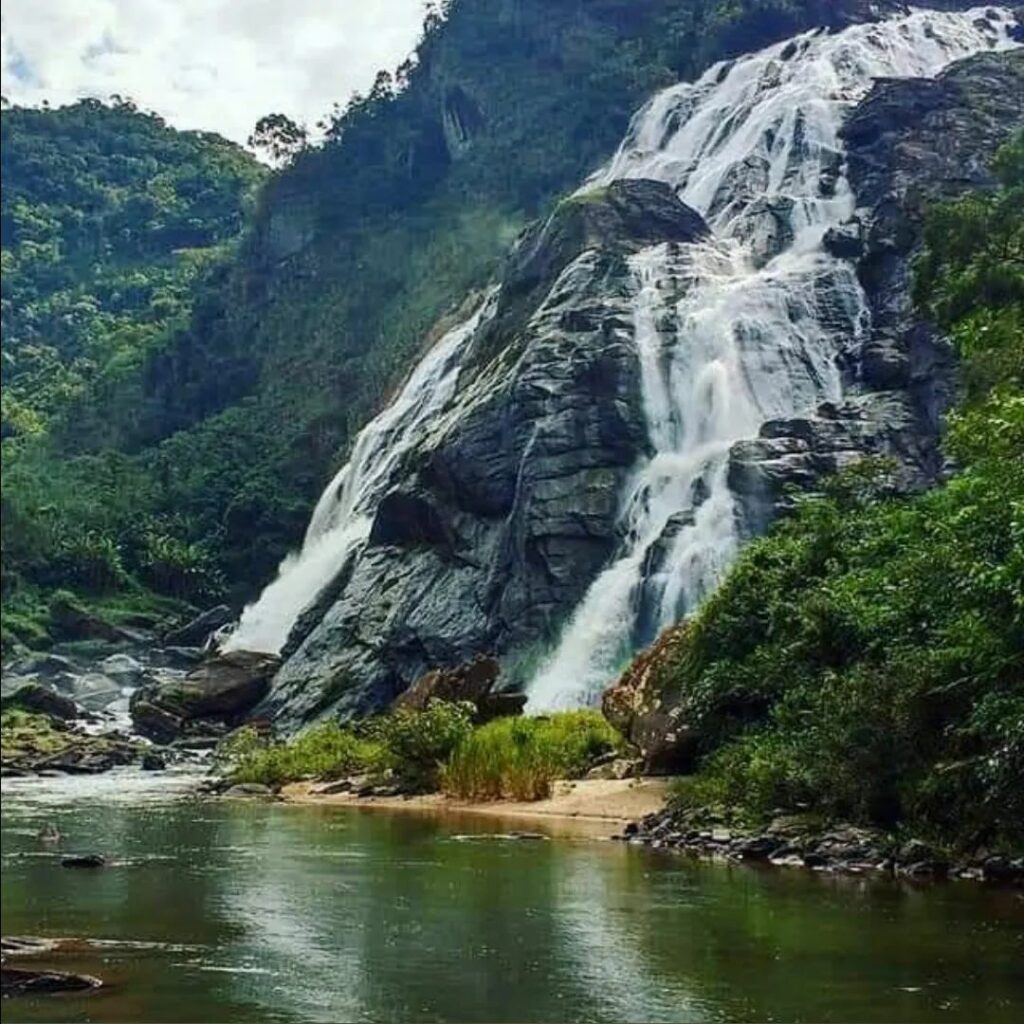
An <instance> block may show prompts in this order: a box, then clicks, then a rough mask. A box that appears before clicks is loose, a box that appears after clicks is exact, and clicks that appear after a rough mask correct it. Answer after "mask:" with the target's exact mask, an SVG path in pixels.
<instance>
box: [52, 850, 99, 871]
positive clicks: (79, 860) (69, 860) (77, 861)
mask: <svg viewBox="0 0 1024 1024" xmlns="http://www.w3.org/2000/svg"><path fill="white" fill-rule="evenodd" d="M60 863H61V867H65V868H101V867H103V866H104V865H105V864H106V863H107V858H106V857H104V856H103V855H102V854H100V853H72V854H69V855H68V856H67V857H61V860H60Z"/></svg>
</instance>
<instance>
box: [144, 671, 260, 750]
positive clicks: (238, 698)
mask: <svg viewBox="0 0 1024 1024" xmlns="http://www.w3.org/2000/svg"><path fill="white" fill-rule="evenodd" d="M278 664H279V661H278V659H277V658H276V657H274V656H273V655H268V654H257V653H253V652H249V651H231V652H229V653H224V654H218V655H216V656H214V657H212V658H210V659H209V660H207V661H205V662H203V663H202V664H201V665H199V666H197V667H196V668H194V669H193V670H192V671H191V672H189V673H188V674H187V675H185V676H184V677H183V678H178V677H175V678H165V679H158V680H157V681H156V682H153V683H147V684H146V685H144V686H140V687H139V688H138V689H137V690H136V691H135V692H134V693H133V694H132V698H131V703H130V711H131V715H132V722H133V724H134V727H135V729H136V731H137V732H138V733H139V734H140V735H142V736H145V737H146V738H147V739H151V740H154V741H155V742H157V743H170V742H172V741H173V740H175V739H178V738H180V737H181V735H182V733H183V732H185V731H187V730H189V731H195V729H196V728H197V726H200V725H202V726H206V725H212V726H214V727H217V726H219V727H220V731H224V730H225V729H226V728H227V727H228V726H230V725H234V724H237V723H238V722H239V721H241V720H242V718H243V717H244V716H245V714H246V712H248V711H249V710H250V709H251V708H252V707H253V706H254V705H255V704H256V703H257V702H258V701H259V700H260V699H261V698H262V697H263V696H264V695H265V694H266V692H267V689H268V688H269V686H270V678H271V676H272V675H273V674H274V672H275V671H276V669H277V667H278Z"/></svg>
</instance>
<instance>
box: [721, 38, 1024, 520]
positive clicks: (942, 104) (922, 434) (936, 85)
mask: <svg viewBox="0 0 1024 1024" xmlns="http://www.w3.org/2000/svg"><path fill="white" fill-rule="evenodd" d="M1022 124H1024V53H1021V52H1019V51H1012V52H1004V53H985V54H979V55H978V56H976V57H970V58H967V59H966V60H963V61H960V62H959V63H957V64H955V65H953V66H952V67H951V68H950V69H949V70H948V71H946V72H945V73H944V74H941V75H939V76H938V77H937V78H934V79H909V80H907V79H893V80H882V81H880V82H878V84H877V85H876V86H875V88H874V89H873V90H872V92H871V94H870V95H869V96H868V97H867V98H866V99H865V100H864V101H863V102H862V103H860V104H859V105H858V106H857V107H856V108H855V110H854V111H853V112H852V114H851V116H850V117H849V119H848V121H847V124H846V126H845V128H844V130H843V136H844V140H845V143H846V147H847V177H848V179H849V181H850V184H851V186H852V188H853V191H854V195H855V198H856V202H857V207H858V209H857V212H856V214H855V215H854V217H853V218H852V219H851V220H850V221H849V222H848V223H847V224H846V225H844V226H843V227H842V228H841V229H840V230H838V231H835V232H832V233H830V235H829V237H827V238H826V240H825V244H826V247H827V248H828V249H829V250H830V251H831V252H832V253H833V254H835V255H837V256H840V257H843V258H847V259H849V258H855V259H856V261H857V269H858V275H859V277H860V279H861V282H862V284H863V285H864V288H865V291H866V294H867V298H868V302H869V308H870V312H871V321H872V330H871V332H870V335H869V337H868V338H866V339H865V341H864V343H863V345H862V346H860V347H858V348H857V349H855V350H853V351H851V352H849V353H848V358H847V362H846V365H845V367H844V370H845V375H846V378H847V398H846V399H845V400H844V401H843V402H842V404H827V405H824V406H822V407H820V408H819V409H818V410H817V412H816V415H814V416H811V417H806V418H800V419H790V420H775V421H770V422H768V423H766V424H765V425H764V427H763V428H762V430H761V436H760V437H759V438H757V439H756V440H753V441H746V442H742V443H740V444H737V445H736V446H735V447H734V449H733V451H732V453H731V458H730V476H729V480H730V485H731V487H732V490H733V492H734V493H735V494H737V495H738V496H739V497H740V499H741V506H742V508H741V515H742V520H743V527H744V531H745V532H746V533H747V534H748V535H756V534H758V533H761V532H763V531H764V529H765V528H766V527H767V526H768V524H769V523H770V522H771V521H772V519H774V518H775V517H776V516H777V515H778V514H779V512H780V510H782V509H784V508H786V507H787V506H788V504H789V501H790V499H789V498H788V497H787V489H788V488H791V487H793V486H795V487H796V488H798V489H806V488H807V487H811V486H813V485H814V483H815V482H816V481H817V480H818V479H820V477H821V476H822V475H824V474H828V473H832V472H835V471H836V470H837V469H841V468H842V467H843V466H844V465H847V464H849V463H850V462H853V461H855V460H856V459H858V458H860V457H862V456H863V455H865V454H867V455H879V456H886V457H889V458H891V459H893V460H894V465H895V467H896V471H897V483H898V484H899V485H900V486H902V487H904V488H915V487H922V486H926V485H928V484H930V483H932V482H933V481H934V480H935V479H936V478H937V477H939V476H940V475H941V473H942V471H943V459H942V453H941V451H940V450H939V444H938V441H939V437H940V433H941V421H942V416H943V414H944V413H945V411H946V410H947V409H948V408H949V406H950V404H951V402H952V398H953V394H954V389H955V369H956V367H955V362H954V359H953V356H952V353H951V351H950V349H949V347H948V345H947V344H946V343H945V341H944V340H943V339H942V338H941V337H940V336H939V335H938V334H937V333H936V331H935V330H934V329H933V328H931V327H930V326H929V325H928V324H927V323H925V322H923V321H922V320H921V318H920V317H919V316H918V315H917V314H916V312H915V310H914V307H913V302H912V299H911V295H910V290H911V289H910V286H911V276H912V263H913V258H914V255H915V253H916V251H917V249H918V246H919V245H920V225H921V220H922V216H923V213H924V209H925V207H926V205H927V204H928V203H929V202H930V201H932V200H934V199H936V198H941V197H944V196H950V195H955V194H957V193H958V192H962V191H964V190H965V189H968V188H978V187H981V188H984V187H988V186H991V185H993V184H994V182H993V178H992V174H991V171H990V170H989V165H990V163H991V160H992V156H993V154H994V153H995V151H996V149H997V148H998V147H999V146H1000V145H1001V144H1002V143H1003V142H1004V141H1005V140H1006V139H1007V138H1008V136H1009V135H1010V133H1011V132H1012V131H1013V130H1014V129H1015V128H1019V127H1020V126H1021V125H1022Z"/></svg>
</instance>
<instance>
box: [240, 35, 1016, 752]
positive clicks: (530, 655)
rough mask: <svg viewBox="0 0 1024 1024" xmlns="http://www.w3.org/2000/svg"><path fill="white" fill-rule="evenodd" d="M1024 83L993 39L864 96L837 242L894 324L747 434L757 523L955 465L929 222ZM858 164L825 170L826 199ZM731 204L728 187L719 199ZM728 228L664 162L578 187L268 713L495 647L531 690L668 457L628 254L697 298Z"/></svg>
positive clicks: (324, 605)
mask: <svg viewBox="0 0 1024 1024" xmlns="http://www.w3.org/2000/svg"><path fill="white" fill-rule="evenodd" d="M782 59H785V57H783V58H782ZM1022 89H1024V69H1022V57H1021V55H1020V54H1018V53H998V54H997V53H990V54H982V55H980V56H978V57H974V58H969V59H967V60H964V61H961V62H960V63H959V64H957V65H954V66H953V67H952V68H951V69H950V70H948V71H947V72H946V73H944V74H942V75H940V76H939V77H938V78H937V79H935V80H904V81H882V82H879V83H878V84H877V85H876V86H875V88H874V89H873V91H872V92H871V93H870V95H869V96H868V97H867V98H866V99H865V100H864V101H863V102H862V103H861V104H860V105H859V106H858V107H857V108H855V109H854V110H853V111H852V113H851V115H850V117H849V119H848V124H847V126H846V129H845V133H844V134H845V145H846V147H847V150H848V157H847V166H846V167H845V172H846V176H847V178H848V180H849V181H850V184H851V187H852V189H853V192H854V196H855V200H856V204H857V212H856V215H855V217H854V218H853V219H852V220H851V221H850V222H849V223H847V224H844V225H842V226H841V227H839V228H837V229H835V230H834V231H832V232H831V233H830V235H829V237H828V238H827V240H826V242H825V245H826V246H827V248H828V251H830V252H832V253H833V254H835V255H837V256H840V257H841V258H842V259H844V260H848V261H853V262H854V263H855V265H856V268H857V272H858V275H859V277H860V279H861V281H862V283H863V285H864V288H865V293H866V299H867V304H868V311H869V313H870V316H871V327H870V330H865V331H864V332H863V335H862V336H861V337H860V338H859V340H857V341H856V342H855V341H853V340H850V341H849V343H848V344H847V345H845V347H844V348H843V352H844V356H843V358H844V363H843V365H842V367H841V370H842V374H843V377H844V382H843V383H844V397H843V399H842V400H841V401H834V402H827V403H824V404H822V405H820V406H819V407H818V408H816V409H815V410H814V411H813V413H811V414H809V415H805V416H795V417H790V418H786V419H772V420H769V421H768V422H766V423H765V424H764V425H763V427H762V428H761V430H760V432H759V435H758V436H756V437H753V438H752V439H749V440H745V441H740V442H737V443H735V444H734V445H733V446H732V448H731V450H730V452H729V456H728V463H727V471H728V483H729V489H730V491H731V492H732V495H733V496H734V497H735V500H736V518H737V526H738V532H739V535H740V537H741V538H742V537H750V536H753V535H756V534H758V533H761V532H762V531H763V530H764V529H765V528H766V527H767V526H768V525H769V524H770V523H771V521H772V520H773V519H775V518H776V517H777V516H778V515H779V514H780V512H782V511H783V510H785V509H786V508H787V507H788V505H789V503H790V502H791V500H792V499H791V497H790V493H789V492H790V489H791V488H793V487H794V486H795V487H796V488H808V487H813V486H815V485H816V484H817V482H818V481H819V480H820V479H821V478H822V476H823V475H825V474H829V473H832V472H835V471H836V470H837V469H841V468H843V467H844V466H846V465H848V464H850V463H852V462H854V461H857V460H859V459H861V458H862V457H863V456H864V455H873V454H876V455H883V456H888V457H891V458H892V459H894V462H895V465H896V468H897V470H896V475H897V483H898V484H899V485H901V486H903V487H920V486H924V485H927V484H929V483H930V482H932V481H934V480H935V479H936V478H937V477H938V476H939V475H940V474H941V472H942V470H943V464H942V458H941V454H940V452H939V448H938V437H939V428H940V421H941V417H942V414H943V412H944V410H945V409H946V408H947V407H948V405H949V402H950V400H951V395H952V391H953V386H954V382H953V375H954V369H955V368H954V365H953V361H952V359H951V356H950V354H949V351H948V349H947V348H946V346H945V345H944V344H943V342H942V340H941V339H940V338H939V337H937V336H936V334H935V333H934V332H933V331H932V330H931V329H930V328H929V327H928V326H927V325H926V324H924V323H922V322H921V321H920V320H919V319H918V318H917V317H916V316H915V314H914V313H913V310H912V306H911V302H910V298H909V295H908V291H909V287H908V285H909V274H910V265H911V261H912V259H913V255H914V252H915V250H916V247H917V246H918V244H919V227H918V225H919V224H920V217H921V212H922V208H923V205H924V203H925V201H926V200H927V199H928V198H929V197H933V196H939V195H943V194H948V193H950V192H953V191H957V190H959V189H961V188H964V187H966V186H969V185H972V186H973V185H984V184H986V183H988V182H989V181H990V178H989V174H988V171H987V170H986V167H987V165H988V163H989V161H990V159H991V157H992V155H993V153H994V150H995V148H996V147H997V145H998V144H1000V143H1001V142H1002V141H1003V140H1005V138H1006V137H1007V136H1008V135H1009V133H1010V132H1011V131H1012V130H1013V128H1014V127H1015V126H1018V125H1019V124H1020V123H1021V121H1022V117H1024V114H1022V110H1024V107H1022V104H1021V97H1022V95H1024V92H1022ZM826 163H827V162H826ZM842 170H843V168H842V166H841V161H838V162H834V165H833V164H828V165H827V166H826V165H823V166H822V168H821V180H820V182H819V183H818V189H819V192H820V194H821V195H824V196H828V195H831V194H832V193H833V192H834V191H835V189H836V187H837V183H838V180H839V176H840V173H841V172H842ZM764 173H765V168H764V167H762V166H761V165H760V164H758V162H757V161H756V160H753V161H752V162H750V163H749V164H747V165H744V166H743V167H741V168H739V169H738V171H737V175H738V177H737V180H735V181H732V182H730V183H729V188H731V189H732V188H735V189H738V190H741V191H743V190H745V191H746V193H749V194H751V195H756V194H757V193H758V190H759V189H760V188H763V185H759V181H760V177H759V176H763V174H764ZM741 179H742V180H741ZM719 199H720V200H721V202H727V201H728V196H722V197H717V196H716V197H715V199H714V200H713V202H712V204H711V209H712V211H713V210H714V209H715V203H717V202H719ZM755 213H757V216H752V217H750V218H749V223H750V225H751V234H750V237H749V238H747V239H746V241H747V242H748V243H749V244H750V245H751V246H752V247H753V250H754V253H755V257H756V258H758V259H761V260H764V259H767V258H769V257H770V256H771V255H772V254H773V253H775V252H777V251H778V249H779V247H780V246H783V245H786V244H789V242H790V239H789V238H788V237H783V234H784V232H783V230H782V226H784V225H785V224H786V223H787V219H786V216H785V211H784V210H782V209H780V208H779V207H778V205H777V204H775V205H773V204H765V205H764V208H763V209H759V210H756V211H755ZM710 216H711V213H709V217H710ZM707 237H708V227H707V225H706V223H705V222H704V221H703V220H702V218H701V217H700V216H699V215H698V214H697V213H695V212H694V211H693V210H692V209H690V208H688V207H687V206H685V204H683V203H682V202H680V201H679V199H678V198H677V197H676V195H675V193H674V191H673V190H672V189H671V188H670V187H669V186H667V185H664V184H660V183H657V182H654V181H646V180H643V179H639V180H638V179H632V180H629V179H627V180H618V181H614V182H613V183H612V184H610V185H608V186H607V187H605V188H603V189H598V190H596V191H592V192H588V193H586V194H585V195H581V196H576V197H573V198H572V199H569V200H567V201H565V202H564V203H562V204H561V205H560V206H559V207H558V208H557V209H556V210H555V212H554V213H553V214H552V216H551V217H550V218H549V219H548V220H547V221H545V222H543V223H541V224H538V225H537V226H535V227H534V228H533V229H531V230H530V231H528V232H527V233H526V234H525V235H524V236H523V238H522V239H521V240H520V242H519V244H518V245H517V247H516V249H515V251H514V252H513V254H512V256H511V258H510V259H509V261H508V263H507V265H506V266H505V267H504V269H503V272H502V273H501V275H500V277H499V283H500V286H499V287H498V289H497V291H496V293H495V295H494V297H493V298H492V299H491V300H489V301H490V302H491V303H492V304H493V305H492V306H491V307H489V308H488V315H487V317H486V318H485V319H484V320H483V321H482V324H481V326H480V327H479V329H477V330H476V331H475V332H474V333H473V335H472V340H471V341H470V342H469V344H468V348H467V349H466V350H465V351H464V352H463V353H462V354H461V356H460V363H459V366H460V370H459V375H458V382H457V387H456V389H455V395H454V397H453V398H452V399H451V400H450V401H449V402H448V403H447V405H446V406H445V407H444V409H443V410H442V412H441V413H440V414H439V415H437V416H434V417H432V418H431V420H430V422H429V424H427V425H426V426H424V428H423V429H422V430H421V433H420V436H419V437H418V438H417V441H416V443H415V444H414V445H412V446H410V447H409V448H408V449H406V450H403V451H402V452H400V462H399V463H398V464H396V465H395V466H392V467H389V473H390V478H389V486H388V489H387V493H386V494H385V495H384V496H383V498H382V499H381V500H380V501H379V503H378V504H377V505H376V506H375V508H374V511H373V515H372V523H371V524H370V526H369V529H368V533H367V535H366V540H365V542H364V543H361V544H360V545H359V547H358V549H357V550H356V551H355V553H354V554H351V555H349V556H346V558H345V561H344V564H343V565H339V566H338V570H337V575H336V576H335V578H334V580H333V582H331V583H329V584H328V585H327V586H326V588H324V589H323V590H322V591H321V592H320V595H319V597H318V599H317V600H315V601H314V603H313V604H312V605H311V607H310V608H308V609H307V611H306V612H305V613H304V614H303V615H302V616H301V617H300V618H299V620H298V623H297V624H296V626H295V628H294V630H293V631H292V634H291V637H290V638H289V640H288V643H287V645H286V646H285V648H284V652H283V653H284V655H285V662H284V664H283V666H282V668H281V670H280V672H278V674H277V675H276V677H275V679H274V681H273V684H272V686H271V688H270V690H269V693H268V694H267V696H266V697H265V699H263V700H262V701H261V703H260V704H259V705H258V706H257V708H256V709H255V711H254V713H255V714H256V715H258V716H264V717H272V718H275V719H276V720H277V721H278V722H279V724H281V725H282V726H283V727H284V728H286V729H287V728H293V727H296V726H298V725H300V724H302V723H303V722H305V721H308V720H309V719H311V718H313V717H316V716H318V715H322V714H326V713H330V714H333V715H337V716H339V717H341V718H348V717H353V716H359V715H364V714H367V713H371V712H374V711H379V710H382V709H384V708H386V707H388V706H389V705H390V704H391V703H392V702H393V701H394V699H395V698H396V697H397V696H398V695H399V694H401V693H402V692H403V691H404V690H406V689H407V688H408V687H409V686H410V685H411V684H412V683H414V682H415V681H416V680H419V679H421V678H422V677H423V676H424V675H425V674H426V673H428V672H430V671H432V670H434V669H437V668H438V667H445V666H456V665H462V664H465V663H467V662H469V661H470V660H471V659H472V658H474V657H475V656H477V655H478V654H479V653H480V652H482V651H487V652H492V653H493V654H494V655H495V656H496V657H497V658H498V659H499V660H500V662H501V666H502V679H503V680H505V681H506V683H507V685H509V686H510V687H512V688H515V686H516V685H518V684H521V683H522V681H523V680H524V679H526V678H527V677H529V675H530V674H531V668H532V666H533V664H534V663H535V661H536V657H537V656H538V655H539V654H540V653H541V652H542V651H543V650H545V649H546V648H547V646H548V645H549V643H550V641H551V640H553V639H554V637H555V635H556V634H557V631H558V629H559V627H560V626H561V625H562V624H563V623H564V621H565V619H566V617H567V615H568V614H569V612H570V611H571V610H572V609H574V608H576V607H577V606H578V604H579V602H580V600H581V598H582V597H583V595H584V594H585V593H586V591H587V588H588V586H589V584H590V583H591V582H592V581H593V580H594V579H595V577H596V576H597V575H598V574H599V572H600V571H601V570H602V568H604V567H605V566H606V565H607V564H608V560H609V557H610V556H611V555H612V553H613V552H615V551H616V550H617V549H618V548H619V545H620V541H621V536H620V534H619V531H620V529H621V528H622V527H621V523H622V517H621V507H620V502H621V500H622V495H623V493H624V490H625V485H626V483H627V481H628V480H629V479H630V474H631V473H632V471H633V469H634V467H635V466H636V465H637V463H638V460H639V459H640V458H641V457H643V456H646V455H650V454H651V448H650V441H649V431H648V424H647V422H646V421H645V416H644V411H643V408H642V402H641V397H640V366H639V358H638V351H637V346H636V342H635V336H634V335H635V330H634V328H635V324H634V319H633V316H634V309H633V305H632V299H633V295H634V290H635V281H634V280H633V279H632V278H631V276H630V268H629V265H628V263H627V260H628V257H630V256H631V255H633V254H635V253H637V252H638V251H640V250H642V249H645V248H646V247H649V246H652V245H654V244H660V243H664V244H665V245H666V250H667V252H668V253H669V255H670V257H671V259H670V261H669V262H670V263H672V265H673V266H677V267H680V268H682V269H681V270H680V272H679V273H678V274H677V275H676V276H675V277H674V278H673V280H672V285H671V287H672V288H673V289H676V290H677V293H678V294H679V295H685V294H686V288H687V280H686V274H685V266H686V251H687V247H688V246H690V245H692V244H693V243H695V242H698V241H701V240H702V239H705V238H707ZM679 256H681V258H678V259H677V258H676V257H679ZM815 288H816V289H817V291H818V293H819V294H818V295H816V299H815V301H816V302H817V303H818V305H819V306H820V307H821V308H822V309H824V310H825V311H826V314H827V311H828V309H829V304H830V303H833V304H834V305H835V307H836V311H835V312H836V315H835V317H834V320H835V321H836V322H837V323H842V322H843V311H842V310H841V309H840V308H839V307H840V306H841V304H842V303H843V302H844V295H843V294H842V289H841V288H840V286H839V285H838V284H837V282H834V281H830V280H829V279H828V276H827V275H823V276H822V279H821V280H820V281H816V282H815ZM675 294H676V292H674V293H673V295H675ZM826 319H827V316H826ZM694 501H695V504H696V503H697V501H698V499H697V498H696V497H695V498H694ZM669 533H670V531H666V533H665V535H664V536H665V537H666V539H667V540H671V537H670V536H669ZM649 554H650V557H651V558H652V559H654V560H655V561H656V560H657V559H658V558H659V557H660V555H662V554H663V552H661V551H660V549H659V548H658V547H657V546H655V547H654V548H652V549H651V551H650V552H649ZM649 568H650V569H651V571H656V569H657V565H656V564H654V563H653V562H652V564H651V566H650V567H649ZM620 697H621V698H622V700H623V708H622V709H613V710H612V713H613V714H621V715H622V716H625V718H628V723H626V731H627V733H628V734H630V735H631V736H633V737H634V738H635V739H636V741H637V742H638V743H639V744H640V746H641V747H642V748H644V749H645V753H646V756H647V759H648V764H649V766H650V767H652V768H654V767H656V766H657V765H659V764H661V765H663V766H664V767H665V768H666V769H667V768H668V767H670V766H671V765H673V764H677V763H678V761H679V760H680V759H683V760H685V757H686V756H687V755H686V750H687V749H688V748H689V746H690V745H691V744H692V737H689V736H688V735H687V730H686V728H685V721H684V720H683V719H682V718H680V713H679V712H678V709H669V708H660V707H658V706H657V705H656V703H655V702H653V701H652V700H651V699H650V698H649V695H648V694H646V693H644V691H643V686H642V684H641V683H638V684H637V686H636V687H634V688H633V690H632V691H631V692H630V693H628V694H627V693H626V692H625V691H623V692H622V693H620ZM665 714H668V715H669V719H670V720H666V719H664V718H662V717H659V716H663V715H665ZM668 735H671V736H672V743H671V744H669V746H668V747H667V748H666V749H664V750H660V751H659V750H656V749H655V739H656V737H658V736H668Z"/></svg>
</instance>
